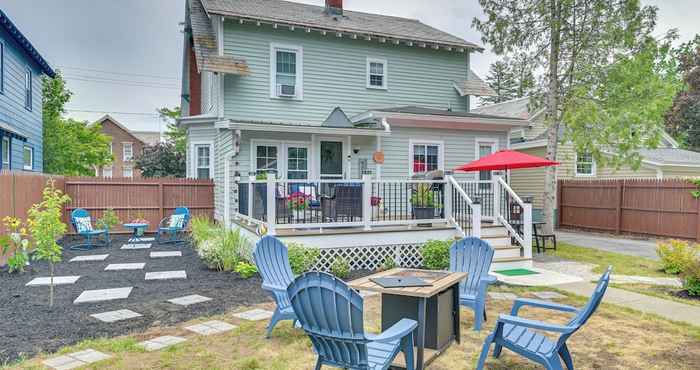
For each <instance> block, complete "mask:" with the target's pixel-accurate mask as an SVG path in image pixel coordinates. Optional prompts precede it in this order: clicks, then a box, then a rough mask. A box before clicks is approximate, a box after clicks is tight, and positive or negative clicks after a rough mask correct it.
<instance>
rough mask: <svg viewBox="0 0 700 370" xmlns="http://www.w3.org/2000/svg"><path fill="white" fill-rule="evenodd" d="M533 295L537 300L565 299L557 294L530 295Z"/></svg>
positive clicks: (541, 293) (538, 293)
mask: <svg viewBox="0 0 700 370" xmlns="http://www.w3.org/2000/svg"><path fill="white" fill-rule="evenodd" d="M532 294H534V295H535V296H536V297H537V298H540V299H561V298H566V296H565V295H563V294H559V293H557V292H536V293H532Z"/></svg>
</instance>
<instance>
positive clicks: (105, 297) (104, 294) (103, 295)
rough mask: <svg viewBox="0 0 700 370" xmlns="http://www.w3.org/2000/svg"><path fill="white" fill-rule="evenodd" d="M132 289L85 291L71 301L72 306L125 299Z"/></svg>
mask: <svg viewBox="0 0 700 370" xmlns="http://www.w3.org/2000/svg"><path fill="white" fill-rule="evenodd" d="M132 289H133V287H127V288H113V289H97V290H86V291H84V292H82V293H80V295H79V296H78V298H76V299H75V301H73V304H78V303H90V302H102V301H112V300H115V299H125V298H128V297H129V294H131V290H132Z"/></svg>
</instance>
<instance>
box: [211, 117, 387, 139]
mask: <svg viewBox="0 0 700 370" xmlns="http://www.w3.org/2000/svg"><path fill="white" fill-rule="evenodd" d="M214 126H215V127H216V128H220V129H234V130H247V131H274V132H299V133H313V134H330V135H359V136H387V135H389V134H390V132H389V131H386V130H385V129H384V128H383V127H380V126H377V125H374V124H372V125H366V126H365V125H363V126H361V127H357V126H355V127H337V126H322V125H313V124H290V123H282V122H263V121H241V120H235V121H234V120H224V121H218V122H216V123H215V125H214Z"/></svg>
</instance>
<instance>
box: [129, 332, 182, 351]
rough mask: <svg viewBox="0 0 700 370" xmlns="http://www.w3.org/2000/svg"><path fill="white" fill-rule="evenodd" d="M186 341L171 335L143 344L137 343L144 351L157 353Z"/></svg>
mask: <svg viewBox="0 0 700 370" xmlns="http://www.w3.org/2000/svg"><path fill="white" fill-rule="evenodd" d="M186 340H187V339H185V338H182V337H175V336H172V335H164V336H162V337H157V338H153V339H150V340H147V341H144V342H141V343H139V345H140V346H141V347H143V348H145V349H146V351H149V352H151V351H157V350H159V349H163V348H165V347H170V346H172V345H175V344H178V343H182V342H184V341H186Z"/></svg>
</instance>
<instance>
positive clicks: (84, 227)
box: [70, 208, 110, 251]
mask: <svg viewBox="0 0 700 370" xmlns="http://www.w3.org/2000/svg"><path fill="white" fill-rule="evenodd" d="M70 224H71V225H72V226H73V230H75V232H76V233H77V234H78V235H80V236H82V237H83V238H84V239H85V241H84V242H83V243H80V244H76V245H73V246H71V247H70V249H73V250H81V251H84V250H90V249H93V248H97V247H105V246H108V245H109V244H110V239H109V230H107V229H95V228H94V227H93V226H92V217H90V213H89V212H88V211H86V210H84V209H82V208H76V209H74V210H73V212H71V214H70ZM100 236H102V237H103V239H102V242H100V243H97V242H96V241H97V239H99V237H100Z"/></svg>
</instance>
